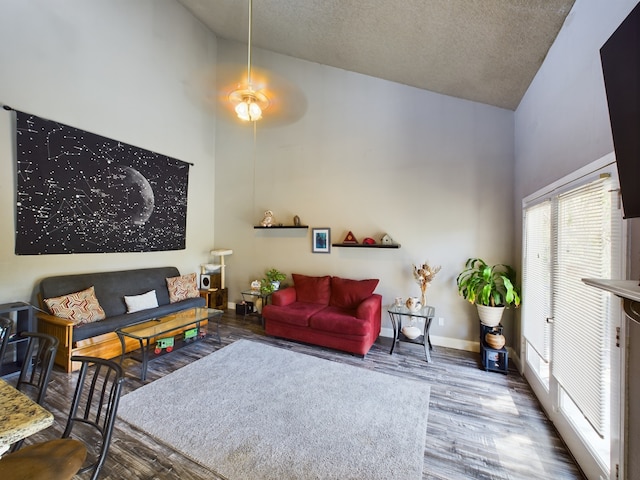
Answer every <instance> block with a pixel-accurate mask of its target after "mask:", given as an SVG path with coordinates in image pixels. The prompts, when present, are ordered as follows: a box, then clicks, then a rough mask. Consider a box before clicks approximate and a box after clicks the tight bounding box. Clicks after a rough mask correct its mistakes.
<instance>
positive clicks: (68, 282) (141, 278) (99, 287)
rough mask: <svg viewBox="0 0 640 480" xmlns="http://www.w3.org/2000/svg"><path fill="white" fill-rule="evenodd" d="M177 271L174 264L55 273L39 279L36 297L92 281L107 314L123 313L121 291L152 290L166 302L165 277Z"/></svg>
mask: <svg viewBox="0 0 640 480" xmlns="http://www.w3.org/2000/svg"><path fill="white" fill-rule="evenodd" d="M178 275H180V272H179V271H178V269H177V268H176V267H154V268H138V269H134V270H124V271H122V270H121V271H113V272H98V273H81V274H71V275H57V276H54V277H47V278H44V279H43V280H42V281H41V282H40V297H41V298H42V299H45V298H52V297H59V296H60V295H66V294H68V293H70V292H77V291H79V290H84V289H86V288H89V287H90V286H92V285H93V286H94V287H95V291H96V297H97V298H98V301H99V302H100V306H101V307H102V309H103V310H104V313H105V315H106V316H107V318H108V317H112V316H114V315H121V314H123V313H127V305H126V304H125V303H124V296H125V295H139V294H141V293H145V292H148V291H149V290H155V291H156V296H157V298H158V305H166V304H168V303H169V292H168V291H167V281H166V279H167V278H168V277H175V276H178ZM51 313H53V312H51Z"/></svg>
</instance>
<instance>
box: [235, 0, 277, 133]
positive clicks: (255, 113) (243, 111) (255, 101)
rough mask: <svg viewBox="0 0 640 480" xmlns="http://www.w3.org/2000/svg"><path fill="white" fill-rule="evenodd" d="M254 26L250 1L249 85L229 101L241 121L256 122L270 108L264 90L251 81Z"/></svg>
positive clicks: (248, 41) (242, 87)
mask: <svg viewBox="0 0 640 480" xmlns="http://www.w3.org/2000/svg"><path fill="white" fill-rule="evenodd" d="M252 24H253V0H249V38H248V39H247V83H246V85H242V86H241V88H237V89H236V90H234V91H232V92H231V93H230V94H229V101H230V102H231V103H232V105H234V110H235V112H236V114H237V115H238V118H239V119H240V120H244V121H245V122H256V121H258V120H260V119H261V118H262V112H263V111H264V110H266V109H267V108H268V107H269V97H268V96H267V93H266V92H265V91H264V90H256V89H255V88H254V85H253V83H252V81H251V80H252V79H251V33H252Z"/></svg>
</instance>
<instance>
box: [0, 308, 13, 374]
mask: <svg viewBox="0 0 640 480" xmlns="http://www.w3.org/2000/svg"><path fill="white" fill-rule="evenodd" d="M12 325H13V322H12V321H11V319H10V318H7V317H0V370H1V369H2V361H3V360H4V354H5V352H6V351H7V344H8V343H9V336H10V335H11V326H12Z"/></svg>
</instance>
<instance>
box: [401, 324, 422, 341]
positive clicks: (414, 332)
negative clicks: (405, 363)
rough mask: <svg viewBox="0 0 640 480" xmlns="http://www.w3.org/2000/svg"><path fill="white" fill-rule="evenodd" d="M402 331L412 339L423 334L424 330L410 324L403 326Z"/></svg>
mask: <svg viewBox="0 0 640 480" xmlns="http://www.w3.org/2000/svg"><path fill="white" fill-rule="evenodd" d="M402 333H403V334H404V336H405V337H407V338H409V339H411V340H415V339H416V338H418V337H419V336H420V335H421V334H422V332H421V331H420V329H419V328H418V327H414V326H412V325H409V326H407V327H402Z"/></svg>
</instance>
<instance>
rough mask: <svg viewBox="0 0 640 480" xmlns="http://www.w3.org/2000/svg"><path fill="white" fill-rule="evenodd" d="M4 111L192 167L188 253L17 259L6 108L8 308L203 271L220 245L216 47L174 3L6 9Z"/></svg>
mask: <svg viewBox="0 0 640 480" xmlns="http://www.w3.org/2000/svg"><path fill="white" fill-rule="evenodd" d="M0 17H1V18H2V20H3V21H2V28H0V68H1V69H2V74H1V75H0V102H1V103H3V104H5V105H9V106H11V107H13V108H15V109H17V110H21V111H24V112H28V113H32V114H34V115H38V116H41V117H44V118H48V119H51V120H56V121H59V122H62V123H65V124H68V125H71V126H74V127H77V128H80V129H83V130H87V131H89V132H93V133H97V134H99V135H103V136H105V137H109V138H112V139H115V140H120V141H122V142H126V143H129V144H132V145H135V146H138V147H141V148H145V149H148V150H152V151H155V152H158V153H161V154H164V155H168V156H171V157H175V158H177V159H180V160H184V161H187V162H191V163H193V164H194V166H193V167H191V174H190V177H189V197H188V201H189V206H188V214H187V215H188V217H187V238H186V250H178V251H172V252H157V253H127V254H82V255H43V256H16V255H15V254H14V235H13V230H14V228H15V182H16V180H15V177H16V165H15V121H14V114H13V113H10V112H7V111H5V110H0V168H1V171H2V172H3V175H0V224H1V225H3V232H2V234H0V235H1V236H0V303H5V302H11V301H15V300H23V301H29V300H31V299H32V291H33V289H34V288H35V287H36V284H37V281H38V279H40V278H42V277H44V276H48V275H56V274H63V273H68V272H88V271H101V270H117V269H126V268H131V267H152V266H159V265H175V266H176V267H178V268H179V269H180V270H181V271H182V272H190V271H197V269H198V267H199V265H200V264H201V263H203V262H204V261H206V260H208V252H209V250H210V248H211V247H212V245H213V234H214V228H213V204H212V202H213V189H214V187H213V175H214V149H215V112H213V111H212V110H211V109H210V108H207V107H205V106H204V102H203V100H202V98H201V96H200V92H199V91H198V90H197V89H195V88H194V85H195V83H194V79H195V78H196V77H197V76H199V75H200V74H203V73H207V72H211V71H212V70H213V71H214V70H215V67H214V65H215V61H216V40H215V37H214V36H213V35H212V34H211V33H210V32H209V31H208V30H207V29H206V28H204V27H203V26H202V25H201V24H200V23H199V22H198V21H196V20H195V19H194V18H193V16H192V15H191V14H189V13H188V12H187V11H186V10H185V9H184V8H183V7H182V6H181V5H180V4H178V3H177V2H175V1H173V0H136V1H135V2H131V1H127V0H92V1H90V2H87V1H83V0H30V1H27V2H25V1H22V0H3V1H2V3H1V4H0Z"/></svg>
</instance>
